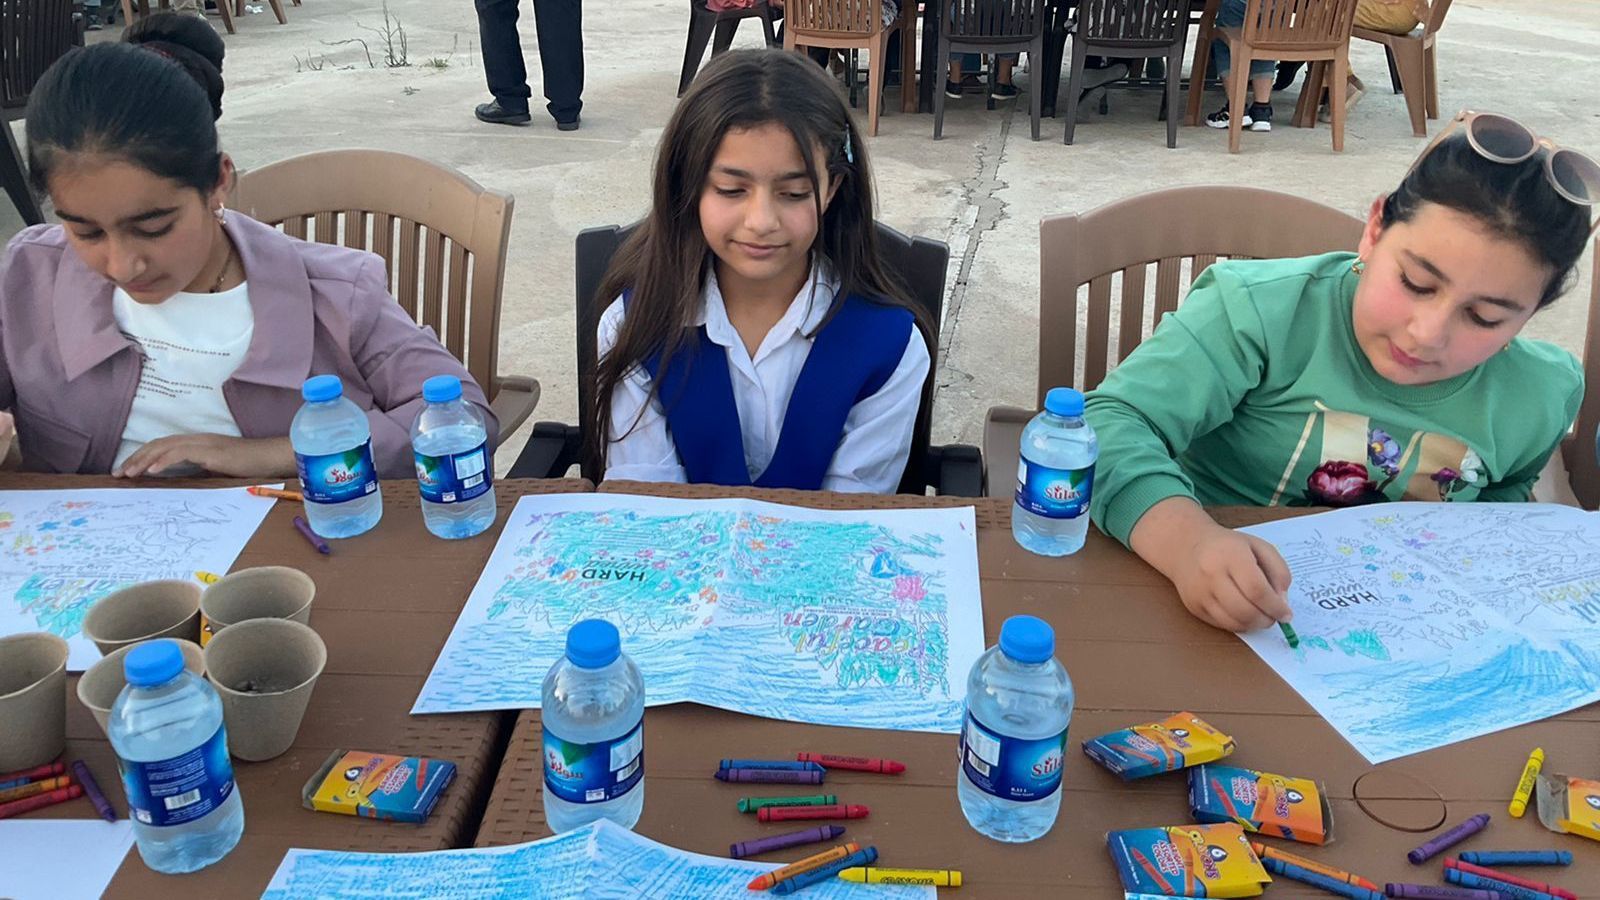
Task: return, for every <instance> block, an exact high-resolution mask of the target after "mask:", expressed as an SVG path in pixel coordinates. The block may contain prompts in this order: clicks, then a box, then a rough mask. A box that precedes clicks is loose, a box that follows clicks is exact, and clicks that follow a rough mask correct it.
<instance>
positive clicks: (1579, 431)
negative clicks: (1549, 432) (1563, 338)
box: [1561, 238, 1600, 509]
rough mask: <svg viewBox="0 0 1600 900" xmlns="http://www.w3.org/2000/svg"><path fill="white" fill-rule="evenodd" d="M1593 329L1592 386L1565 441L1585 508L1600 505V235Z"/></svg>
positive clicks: (1587, 363)
mask: <svg viewBox="0 0 1600 900" xmlns="http://www.w3.org/2000/svg"><path fill="white" fill-rule="evenodd" d="M1589 288H1590V289H1589V330H1588V334H1587V335H1586V336H1585V338H1584V342H1583V380H1584V383H1585V384H1586V385H1588V386H1589V389H1588V390H1586V391H1585V392H1584V394H1583V402H1582V404H1581V405H1580V406H1579V407H1578V421H1577V423H1576V424H1575V425H1574V426H1573V432H1572V436H1571V437H1569V438H1567V439H1566V440H1565V441H1563V442H1562V445H1561V456H1562V458H1563V460H1564V461H1565V462H1566V464H1567V475H1568V477H1569V479H1570V480H1571V482H1572V493H1573V494H1574V495H1576V496H1577V498H1578V502H1579V503H1582V504H1583V506H1584V508H1585V509H1596V508H1600V460H1597V459H1596V458H1595V455H1596V453H1597V452H1600V448H1596V447H1595V436H1596V432H1597V431H1600V390H1595V388H1594V385H1597V384H1600V238H1596V239H1595V242H1594V280H1593V281H1591V282H1590V285H1589Z"/></svg>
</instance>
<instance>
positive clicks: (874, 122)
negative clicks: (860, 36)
mask: <svg viewBox="0 0 1600 900" xmlns="http://www.w3.org/2000/svg"><path fill="white" fill-rule="evenodd" d="M888 51H889V35H888V34H886V33H884V32H882V31H880V32H878V33H877V34H875V35H873V36H872V47H871V48H870V49H868V51H867V53H868V56H867V133H868V134H870V135H872V136H873V137H877V136H878V113H879V112H880V109H881V107H882V105H883V73H884V72H885V71H886V70H887V69H888V68H889V65H888V59H887V57H888V55H889V53H888ZM854 55H855V54H853V53H852V54H851V56H854Z"/></svg>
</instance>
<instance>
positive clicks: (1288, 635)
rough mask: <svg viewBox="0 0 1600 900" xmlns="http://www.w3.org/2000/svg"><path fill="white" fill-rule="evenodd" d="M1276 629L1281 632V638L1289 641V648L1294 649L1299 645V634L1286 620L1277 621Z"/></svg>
mask: <svg viewBox="0 0 1600 900" xmlns="http://www.w3.org/2000/svg"><path fill="white" fill-rule="evenodd" d="M1278 630H1279V631H1282V632H1283V639H1284V640H1286V641H1288V642H1289V649H1290V650H1294V649H1296V648H1297V647H1299V646H1300V635H1298V634H1295V633H1294V626H1293V625H1290V624H1289V623H1288V622H1279V623H1278Z"/></svg>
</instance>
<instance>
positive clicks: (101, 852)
mask: <svg viewBox="0 0 1600 900" xmlns="http://www.w3.org/2000/svg"><path fill="white" fill-rule="evenodd" d="M82 802H83V803H84V804H85V805H87V804H88V802H89V801H87V800H84V801H82ZM132 846H133V824H132V823H130V822H129V821H128V820H127V819H122V820H119V821H116V822H107V821H105V820H104V819H5V820H0V897H5V898H6V900H80V898H82V900H89V898H94V897H98V896H100V895H101V894H103V893H105V890H106V886H107V885H109V884H110V883H111V878H112V876H114V875H116V874H117V868H118V867H120V866H121V865H122V859H123V857H125V856H127V855H128V848H130V847H132Z"/></svg>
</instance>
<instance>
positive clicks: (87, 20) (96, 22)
mask: <svg viewBox="0 0 1600 900" xmlns="http://www.w3.org/2000/svg"><path fill="white" fill-rule="evenodd" d="M101 27H102V26H101V25H100V14H99V13H97V12H93V11H90V12H86V13H84V14H83V28H84V30H85V31H99V30H100V29H101Z"/></svg>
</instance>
